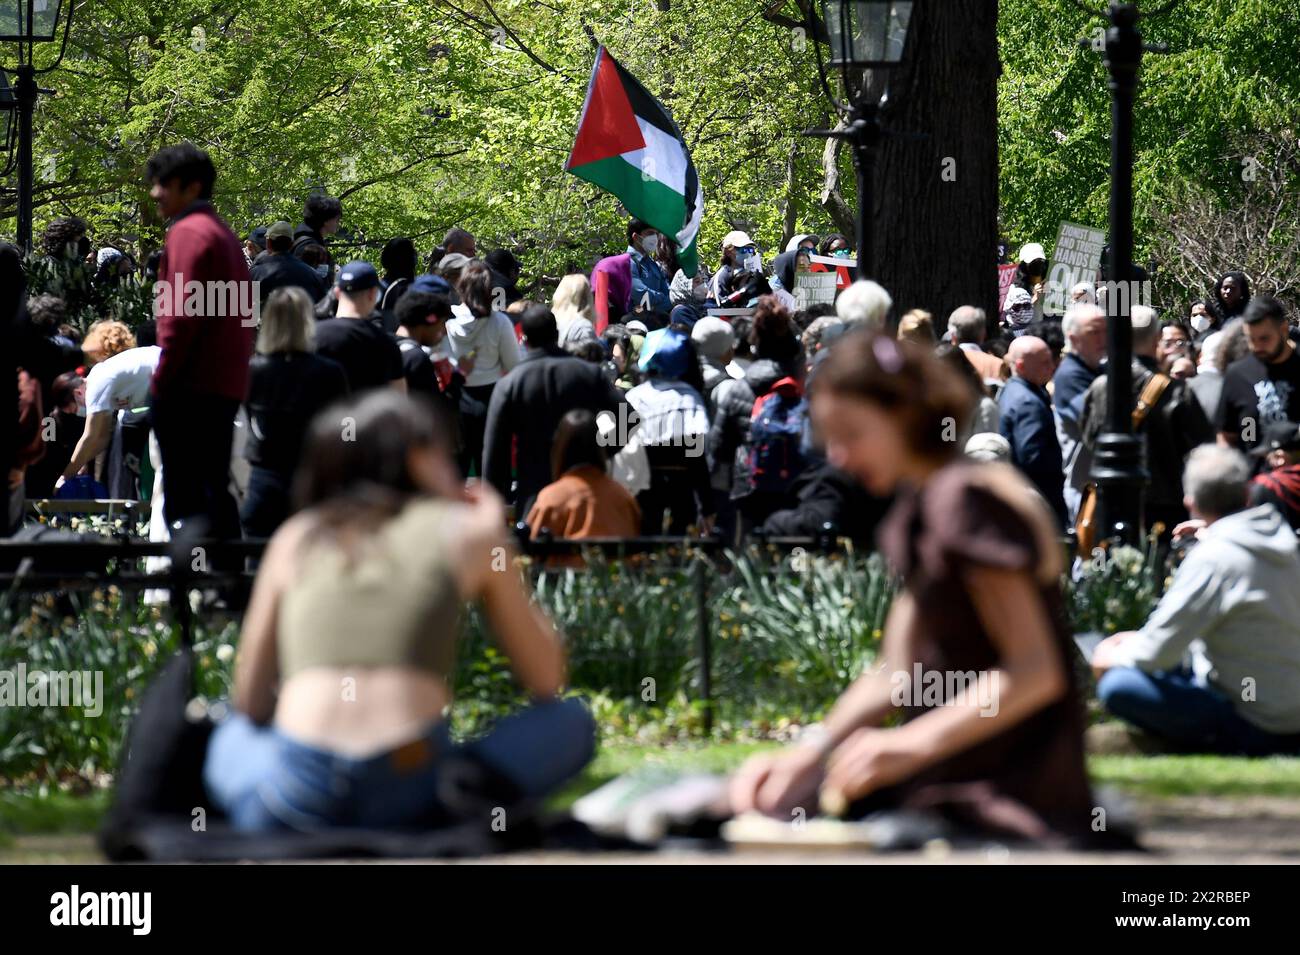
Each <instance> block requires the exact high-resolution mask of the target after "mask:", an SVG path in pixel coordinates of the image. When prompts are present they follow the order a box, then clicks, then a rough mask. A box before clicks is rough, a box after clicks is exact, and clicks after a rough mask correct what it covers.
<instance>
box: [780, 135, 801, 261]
mask: <svg viewBox="0 0 1300 955" xmlns="http://www.w3.org/2000/svg"><path fill="white" fill-rule="evenodd" d="M801 138H802V137H799V136H795V137H792V138H791V141H790V153H789V155H788V156H787V157H786V161H785V202H784V203H782V207H781V248H782V249H784V248H785V247H786V244H787V243H788V242H789V241H790V240H791V239H793V238H794V228H795V224H796V223H797V222H798V221H799V140H800V139H801Z"/></svg>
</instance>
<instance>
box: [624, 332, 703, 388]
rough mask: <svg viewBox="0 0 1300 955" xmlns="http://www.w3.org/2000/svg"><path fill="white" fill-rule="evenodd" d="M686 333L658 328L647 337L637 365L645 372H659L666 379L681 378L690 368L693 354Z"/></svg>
mask: <svg viewBox="0 0 1300 955" xmlns="http://www.w3.org/2000/svg"><path fill="white" fill-rule="evenodd" d="M688 341H689V339H688V338H687V337H686V335H685V333H683V332H679V331H678V330H677V329H675V328H657V329H655V330H654V331H653V332H651V333H650V334H649V335H647V336H646V337H645V344H643V345H642V346H641V357H640V360H639V361H638V363H637V367H639V368H640V369H641V370H642V371H643V372H650V371H653V372H657V373H658V374H660V375H662V376H663V377H665V378H680V377H681V376H682V375H684V374H686V371H687V369H688V368H690V361H691V354H690V351H689V349H688V346H687V344H686V343H687V342H688Z"/></svg>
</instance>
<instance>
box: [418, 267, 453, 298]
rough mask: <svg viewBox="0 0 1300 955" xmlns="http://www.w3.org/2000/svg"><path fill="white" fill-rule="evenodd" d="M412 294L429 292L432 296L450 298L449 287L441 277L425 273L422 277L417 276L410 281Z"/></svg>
mask: <svg viewBox="0 0 1300 955" xmlns="http://www.w3.org/2000/svg"><path fill="white" fill-rule="evenodd" d="M409 291H412V292H431V293H432V294H434V295H446V296H448V297H450V296H451V285H450V284H448V282H447V280H446V279H445V278H443V277H442V276H441V275H433V274H432V273H429V272H425V273H424V274H423V275H417V276H416V277H415V278H413V279H412V280H411V288H410V289H409Z"/></svg>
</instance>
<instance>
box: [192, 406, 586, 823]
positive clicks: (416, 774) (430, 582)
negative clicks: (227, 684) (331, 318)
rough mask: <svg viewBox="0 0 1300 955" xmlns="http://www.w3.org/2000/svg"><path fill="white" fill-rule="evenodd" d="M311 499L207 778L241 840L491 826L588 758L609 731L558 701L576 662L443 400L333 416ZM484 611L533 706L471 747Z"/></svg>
mask: <svg viewBox="0 0 1300 955" xmlns="http://www.w3.org/2000/svg"><path fill="white" fill-rule="evenodd" d="M295 496H296V498H297V504H298V507H299V512H298V513H296V514H295V515H294V516H293V517H291V518H290V519H289V520H288V521H286V522H285V523H284V524H283V525H281V526H280V529H279V530H278V531H276V533H275V535H274V536H273V537H272V538H271V540H270V542H269V544H268V545H267V549H266V552H265V557H264V559H263V562H262V565H261V568H260V569H259V571H258V575H257V580H256V583H255V585H254V588H253V595H252V600H251V602H250V604H249V607H248V611H247V613H246V615H245V617H244V626H243V631H242V634H241V636H240V641H239V656H238V660H237V662H236V665H235V680H234V689H233V693H232V706H233V710H234V713H233V715H232V716H231V717H230V718H228V719H227V720H225V721H224V722H223V723H221V724H220V725H219V726H218V727H217V728H216V730H215V731H214V733H213V736H212V740H211V742H210V744H209V748H208V753H207V761H206V764H205V767H204V782H205V784H206V786H207V788H208V792H209V794H210V795H211V797H212V798H213V800H214V802H215V803H216V804H217V805H219V806H220V807H221V808H222V809H223V810H224V811H225V812H226V814H227V815H228V816H229V817H230V819H231V821H232V824H233V825H234V826H235V827H236V828H237V829H241V830H251V831H260V830H275V829H286V828H287V829H297V830H311V829H321V828H328V827H336V826H348V827H362V828H402V829H407V828H430V827H434V826H438V825H441V824H445V823H448V822H451V821H456V820H458V819H465V818H474V817H476V816H477V815H478V814H479V813H480V812H481V814H482V821H483V824H484V825H485V826H486V825H488V824H489V823H490V821H491V815H490V814H491V811H492V807H494V806H500V807H504V806H513V805H520V804H524V803H528V802H530V801H531V800H533V799H535V798H538V797H541V796H543V795H545V794H546V793H549V792H551V791H552V790H554V789H555V788H557V787H558V786H559V785H560V784H561V783H563V782H564V781H566V780H567V779H569V778H570V777H572V776H573V775H575V774H576V773H577V772H578V771H579V770H581V769H582V767H583V766H585V765H586V764H587V762H588V761H589V760H590V759H591V756H592V752H593V748H594V738H595V725H594V723H593V721H592V718H591V716H590V714H589V713H588V712H587V709H586V708H585V706H584V705H583V704H582V703H581V702H580V701H578V700H574V699H566V700H560V699H558V694H559V692H560V690H561V688H562V687H563V685H564V678H565V657H564V651H563V649H562V646H561V643H560V638H559V637H558V635H557V634H556V632H555V628H554V627H553V626H552V625H551V622H550V621H549V620H548V619H547V617H546V616H545V614H543V613H542V612H541V611H540V610H539V609H538V608H537V607H536V606H535V605H533V604H532V603H531V602H530V600H529V594H528V590H527V588H526V587H525V585H524V583H523V582H522V580H521V578H520V575H519V574H518V573H516V572H514V570H513V569H512V563H511V561H510V560H509V554H510V545H509V541H508V537H507V534H506V525H505V506H504V504H503V503H502V501H501V498H500V497H499V496H498V495H497V494H496V492H495V491H494V490H492V489H491V488H490V487H487V486H486V485H482V484H474V485H471V486H470V487H469V488H465V487H463V486H462V484H461V481H460V478H459V476H458V474H457V471H456V467H455V464H454V463H453V461H452V459H451V455H450V452H449V450H448V447H447V437H446V434H445V431H444V429H443V427H442V425H441V423H440V422H439V421H438V420H437V417H436V414H435V411H434V407H433V405H432V404H431V403H430V402H428V401H427V400H426V399H423V398H420V397H411V396H406V395H403V394H400V393H398V392H395V391H392V390H391V389H376V390H372V391H370V392H368V393H366V394H364V395H362V396H360V397H353V398H351V399H348V400H347V401H345V402H342V403H339V404H336V405H333V406H331V407H330V408H327V409H326V410H324V411H322V412H321V413H320V414H319V415H318V416H317V417H316V419H315V421H314V422H313V424H312V427H311V429H310V432H309V434H308V438H307V441H306V445H305V448H304V454H303V459H302V462H301V465H300V467H299V471H298V475H297V477H296V485H295ZM503 557H504V560H503ZM467 600H469V601H478V602H481V604H482V607H483V610H484V613H485V616H486V618H487V620H488V622H489V625H490V629H491V631H492V633H493V634H494V635H495V637H496V639H497V640H498V642H499V643H500V645H501V647H502V649H503V650H504V652H505V654H506V655H507V656H508V657H509V659H510V665H511V668H512V670H513V672H514V674H515V677H516V678H517V679H518V681H519V683H520V684H521V685H522V687H523V688H524V689H525V690H526V691H528V693H529V694H531V696H532V697H533V698H534V700H535V702H534V703H533V705H531V706H530V707H528V708H527V709H524V710H522V711H521V712H518V713H515V714H513V715H511V716H508V717H506V718H505V719H503V720H501V721H500V722H499V723H498V724H497V725H496V726H495V728H494V729H493V730H492V731H491V732H489V733H488V734H487V735H486V736H485V737H483V738H481V739H478V740H477V741H474V742H470V743H465V744H457V743H453V742H452V740H451V737H450V735H449V733H448V728H447V723H448V721H447V719H446V717H445V715H444V714H445V712H446V710H447V707H448V705H449V704H450V703H451V688H450V680H451V676H452V672H453V666H454V661H455V655H456V643H457V640H458V638H459V636H460V633H461V622H462V619H463V614H462V608H463V604H464V602H465V601H467Z"/></svg>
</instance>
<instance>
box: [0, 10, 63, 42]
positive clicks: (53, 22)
mask: <svg viewBox="0 0 1300 955" xmlns="http://www.w3.org/2000/svg"><path fill="white" fill-rule="evenodd" d="M62 5H63V0H0V42H16V41H22V42H24V43H49V42H50V41H51V40H53V39H54V34H55V33H56V32H57V30H58V27H59V9H60V8H61V7H62Z"/></svg>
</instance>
